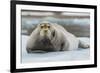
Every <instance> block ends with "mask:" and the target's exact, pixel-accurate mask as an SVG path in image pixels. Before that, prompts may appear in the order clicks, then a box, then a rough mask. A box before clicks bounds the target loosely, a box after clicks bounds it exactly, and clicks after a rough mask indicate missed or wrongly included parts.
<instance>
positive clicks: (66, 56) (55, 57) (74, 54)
mask: <svg viewBox="0 0 100 73" xmlns="http://www.w3.org/2000/svg"><path fill="white" fill-rule="evenodd" d="M27 39H28V36H25V35H22V48H21V50H22V53H21V54H22V55H21V57H22V60H21V61H22V63H29V62H51V61H53V62H54V61H74V60H88V59H89V58H90V49H89V48H88V49H82V48H79V49H78V50H74V51H63V52H50V53H32V54H28V53H27V51H26V43H27ZM78 39H81V40H82V41H84V42H86V43H89V38H87V37H80V38H78Z"/></svg>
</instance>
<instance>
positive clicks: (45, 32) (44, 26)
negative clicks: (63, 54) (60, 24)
mask: <svg viewBox="0 0 100 73" xmlns="http://www.w3.org/2000/svg"><path fill="white" fill-rule="evenodd" d="M38 27H39V29H40V33H39V34H40V37H41V39H48V40H51V39H52V37H53V35H52V34H54V33H53V32H54V29H53V27H52V24H51V23H49V22H47V21H44V22H42V23H40V24H39V26H38Z"/></svg>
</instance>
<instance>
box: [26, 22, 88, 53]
mask: <svg viewBox="0 0 100 73" xmlns="http://www.w3.org/2000/svg"><path fill="white" fill-rule="evenodd" d="M79 44H80V41H79V39H77V38H76V36H75V35H73V34H71V33H69V32H68V31H67V30H66V29H64V27H62V26H61V25H58V24H56V23H50V22H47V21H45V22H41V23H40V24H38V25H37V27H36V28H35V30H33V32H32V33H31V35H30V37H29V39H28V41H27V48H26V50H27V52H28V53H32V52H55V51H68V50H76V49H78V46H79ZM81 46H82V44H81ZM84 47H88V46H87V45H85V46H84Z"/></svg>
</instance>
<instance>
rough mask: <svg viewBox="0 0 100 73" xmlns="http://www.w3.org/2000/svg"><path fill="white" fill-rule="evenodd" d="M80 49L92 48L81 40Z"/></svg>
mask: <svg viewBox="0 0 100 73" xmlns="http://www.w3.org/2000/svg"><path fill="white" fill-rule="evenodd" d="M79 48H84V49H87V48H90V44H89V43H86V42H85V41H82V40H79Z"/></svg>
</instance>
